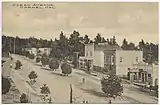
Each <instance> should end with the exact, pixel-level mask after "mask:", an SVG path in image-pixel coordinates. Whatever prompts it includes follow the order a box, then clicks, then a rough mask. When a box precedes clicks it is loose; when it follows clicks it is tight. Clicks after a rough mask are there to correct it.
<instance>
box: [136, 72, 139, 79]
mask: <svg viewBox="0 0 160 105" xmlns="http://www.w3.org/2000/svg"><path fill="white" fill-rule="evenodd" d="M136 75H137V80H139V75H138V72H136Z"/></svg>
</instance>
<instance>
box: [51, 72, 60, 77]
mask: <svg viewBox="0 0 160 105" xmlns="http://www.w3.org/2000/svg"><path fill="white" fill-rule="evenodd" d="M52 74H54V75H57V76H62V74H61V73H56V72H52Z"/></svg>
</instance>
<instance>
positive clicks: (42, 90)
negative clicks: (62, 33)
mask: <svg viewBox="0 0 160 105" xmlns="http://www.w3.org/2000/svg"><path fill="white" fill-rule="evenodd" d="M40 89H41V94H44V95H48V94H49V93H50V89H49V88H48V86H47V85H46V84H43V86H42V87H41V88H40Z"/></svg>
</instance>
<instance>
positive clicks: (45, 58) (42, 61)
mask: <svg viewBox="0 0 160 105" xmlns="http://www.w3.org/2000/svg"><path fill="white" fill-rule="evenodd" d="M41 63H42V65H43V66H46V65H48V64H49V58H48V57H42V58H41Z"/></svg>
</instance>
